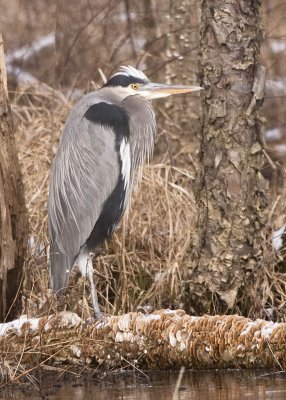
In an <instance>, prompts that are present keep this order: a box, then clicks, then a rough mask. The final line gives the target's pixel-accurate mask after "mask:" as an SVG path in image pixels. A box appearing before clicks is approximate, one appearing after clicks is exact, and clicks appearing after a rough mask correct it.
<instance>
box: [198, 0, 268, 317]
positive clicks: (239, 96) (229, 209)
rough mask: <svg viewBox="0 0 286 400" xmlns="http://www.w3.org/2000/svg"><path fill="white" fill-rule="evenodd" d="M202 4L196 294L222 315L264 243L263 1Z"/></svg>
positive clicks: (217, 0) (209, 1)
mask: <svg viewBox="0 0 286 400" xmlns="http://www.w3.org/2000/svg"><path fill="white" fill-rule="evenodd" d="M201 6H202V26H201V54H202V58H201V73H202V86H203V87H204V88H205V90H204V91H203V93H202V99H203V101H202V106H203V129H202V132H201V137H200V142H201V151H200V172H199V176H198V179H197V182H196V188H195V191H196V199H197V204H198V216H197V222H196V230H195V235H194V236H195V237H194V248H193V253H192V261H191V263H192V273H193V277H192V281H193V287H192V288H191V291H192V293H196V294H198V295H199V296H198V297H196V304H199V303H200V300H199V298H200V299H201V301H202V302H204V304H202V303H201V306H202V308H201V311H202V310H203V311H204V312H206V311H209V310H210V307H209V306H207V305H206V304H207V303H206V301H204V300H203V299H205V300H206V293H208V294H209V296H208V298H207V301H208V302H209V303H208V304H210V303H211V300H212V299H214V298H217V299H218V302H219V304H221V305H222V308H221V309H217V310H216V311H219V312H223V311H225V309H226V307H230V308H231V307H233V305H234V304H235V300H236V297H237V293H238V290H239V288H240V287H241V285H242V282H243V277H244V274H245V272H246V270H247V269H249V270H253V268H257V263H258V260H259V258H261V253H262V245H263V243H264V242H265V236H263V228H264V227H265V224H266V221H267V219H266V218H267V215H266V211H267V206H268V200H267V199H268V193H267V189H268V188H267V182H266V181H265V179H264V178H263V177H262V175H261V172H260V171H261V169H262V167H263V165H264V164H265V158H264V153H263V149H262V148H261V144H260V143H261V142H260V130H261V123H260V120H259V117H258V115H257V110H258V108H259V105H260V103H261V100H262V99H263V90H264V81H265V68H264V67H262V66H260V65H259V64H258V63H257V56H258V52H259V47H260V41H261V39H262V28H261V22H260V15H259V8H260V0H251V1H250V0H240V1H237V0H227V1H222V0H202V3H201ZM264 234H265V232H264ZM217 294H218V295H219V296H217ZM193 300H194V299H193ZM220 300H223V302H221V301H220ZM197 310H198V309H197Z"/></svg>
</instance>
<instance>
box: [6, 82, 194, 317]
mask: <svg viewBox="0 0 286 400" xmlns="http://www.w3.org/2000/svg"><path fill="white" fill-rule="evenodd" d="M70 108H71V101H70V100H69V99H68V98H66V97H65V96H64V95H63V94H62V93H60V92H55V91H53V90H51V89H49V88H48V87H47V86H39V87H30V88H24V89H23V90H22V91H21V92H19V93H18V94H17V95H16V97H15V100H14V104H13V113H14V116H15V117H16V121H17V129H16V140H17V146H18V152H19V158H20V163H21V167H22V173H23V178H24V187H25V196H26V202H27V208H28V212H29V218H30V235H31V238H30V249H29V256H28V259H27V265H26V270H25V278H24V290H23V312H24V313H27V314H29V315H37V314H39V313H41V312H46V307H47V305H48V304H49V302H48V301H47V300H48V299H49V298H50V295H49V292H48V290H47V287H48V273H47V270H48V262H47V253H48V237H47V193H48V180H49V172H50V166H51V159H52V157H53V154H54V153H55V151H56V147H57V143H58V140H59V135H60V132H61V129H62V126H63V123H64V120H65V118H66V115H67V113H68V111H69V109H70ZM191 185H192V173H191V172H190V171H188V170H184V169H179V168H175V167H170V166H168V165H158V164H157V165H151V166H150V167H146V169H145V173H144V178H143V181H142V182H141V184H140V185H139V186H138V188H136V190H135V193H134V196H133V200H132V204H131V207H130V210H129V213H128V217H125V218H124V219H123V221H122V223H121V226H120V227H119V229H118V230H117V231H116V233H115V234H114V236H113V239H112V240H111V241H110V242H109V243H107V244H106V245H105V246H104V248H103V249H102V252H101V254H100V256H99V257H98V258H97V260H96V262H95V267H96V273H97V275H98V288H99V292H100V294H99V297H100V303H101V305H102V306H103V309H104V310H105V311H106V312H108V313H114V312H117V313H118V312H126V311H131V310H135V309H136V308H137V307H138V306H146V305H148V306H151V307H154V306H156V307H166V306H172V305H174V306H176V307H178V306H179V305H180V304H183V298H182V291H181V286H182V281H184V280H186V279H187V270H188V269H187V263H188V252H189V249H190V242H191V229H190V227H191V226H192V225H193V224H192V220H193V215H194V213H193V211H194V202H193V199H192V192H191ZM78 279H79V281H78ZM84 293H88V288H85V282H84V280H83V279H81V278H79V276H78V275H76V276H73V278H72V279H71V287H70V291H69V296H68V302H69V307H70V308H71V309H73V310H75V311H77V312H79V313H81V312H82V311H83V309H84V312H87V313H88V311H87V310H86V308H87V307H86V305H87V303H88V302H87V299H86V298H85V296H84Z"/></svg>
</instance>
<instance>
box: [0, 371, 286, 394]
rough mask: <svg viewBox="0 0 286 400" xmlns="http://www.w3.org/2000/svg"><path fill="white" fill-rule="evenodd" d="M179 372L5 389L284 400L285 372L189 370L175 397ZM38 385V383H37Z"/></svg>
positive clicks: (48, 382)
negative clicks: (36, 387) (35, 387)
mask: <svg viewBox="0 0 286 400" xmlns="http://www.w3.org/2000/svg"><path fill="white" fill-rule="evenodd" d="M178 375H179V371H169V372H151V373H150V372H148V373H137V372H136V373H132V372H124V373H116V374H109V375H107V377H105V378H104V380H102V381H100V382H99V381H94V380H92V379H85V380H84V379H82V378H74V379H72V378H68V379H64V380H58V381H57V379H56V378H55V377H53V379H49V378H47V379H44V380H43V382H42V384H41V385H40V386H41V389H40V390H36V389H33V390H32V389H31V387H30V386H29V387H27V388H26V389H25V387H24V386H22V387H21V390H15V389H13V390H11V389H9V390H8V389H7V388H6V389H5V390H2V392H0V399H1V400H2V399H9V398H10V399H15V400H36V399H42V400H115V399H116V400H117V399H118V400H119V399H129V400H135V399H140V400H169V399H170V400H236V399H237V400H244V399H247V400H252V399H253V400H260V399H261V400H262V399H263V400H268V399H275V400H285V399H286V373H284V372H283V373H270V372H266V371H261V370H260V371H257V370H254V371H246V370H229V371H225V370H224V371H221V370H219V371H218V370H216V371H186V372H185V374H184V376H183V378H182V381H181V384H180V387H179V391H178V392H177V396H176V397H175V396H174V397H173V394H174V390H175V386H176V382H177V378H178ZM34 383H35V385H36V382H34Z"/></svg>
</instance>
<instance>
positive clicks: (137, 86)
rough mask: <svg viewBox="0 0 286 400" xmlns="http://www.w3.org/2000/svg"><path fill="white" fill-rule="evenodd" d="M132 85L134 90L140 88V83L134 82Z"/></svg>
mask: <svg viewBox="0 0 286 400" xmlns="http://www.w3.org/2000/svg"><path fill="white" fill-rule="evenodd" d="M130 86H131V89H133V90H137V89H138V88H139V85H138V83H132V84H131V85H130Z"/></svg>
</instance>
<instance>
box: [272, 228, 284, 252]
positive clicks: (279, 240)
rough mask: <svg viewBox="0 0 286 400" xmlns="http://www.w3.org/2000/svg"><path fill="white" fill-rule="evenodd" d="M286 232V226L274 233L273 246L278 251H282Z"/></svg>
mask: <svg viewBox="0 0 286 400" xmlns="http://www.w3.org/2000/svg"><path fill="white" fill-rule="evenodd" d="M285 230H286V224H284V225H283V226H282V227H281V228H280V229H278V230H277V231H274V232H273V233H272V246H273V247H274V249H275V250H276V251H278V250H280V249H281V247H282V245H283V236H284V235H285Z"/></svg>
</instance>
